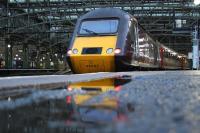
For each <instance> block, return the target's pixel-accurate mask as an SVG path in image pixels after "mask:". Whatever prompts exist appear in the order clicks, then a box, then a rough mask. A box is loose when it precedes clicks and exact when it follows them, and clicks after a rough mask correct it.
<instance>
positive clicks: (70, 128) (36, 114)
mask: <svg viewBox="0 0 200 133" xmlns="http://www.w3.org/2000/svg"><path fill="white" fill-rule="evenodd" d="M129 81H131V77H127V76H123V77H117V78H110V79H103V80H96V81H91V82H80V83H75V84H71V85H69V86H67V87H66V86H65V87H63V86H62V87H61V88H57V89H53V88H51V89H49V90H48V89H47V90H46V89H41V90H40V89H37V90H34V91H31V90H30V91H28V90H29V89H28V88H27V90H26V89H25V90H22V92H19V94H18V95H17V96H15V97H12V98H11V99H10V100H9V99H8V100H6V96H10V97H11V96H12V94H13V93H11V92H8V94H6V95H5V97H3V98H2V99H1V100H0V103H1V104H0V107H1V108H0V118H1V121H0V132H2V133H5V132H15V133H22V132H27V133H28V132H41V131H51V132H57V131H60V132H64V131H66V132H77V131H78V132H84V131H85V129H86V128H87V129H88V128H95V129H99V128H101V127H104V125H105V124H104V123H106V124H107V123H111V122H118V121H126V120H127V114H128V113H129V112H132V111H134V107H133V106H132V104H130V103H127V102H125V101H122V99H119V98H118V97H117V94H119V92H120V90H122V89H123V87H122V85H124V84H126V83H128V82H129ZM66 88H67V90H68V91H66ZM76 90H77V92H76ZM73 91H74V93H73ZM25 92H28V93H25ZM68 92H70V93H68ZM106 92H107V93H106ZM68 94H71V95H68ZM66 95H68V96H67V97H66ZM4 107H5V108H4ZM8 107H9V108H8ZM108 126H109V124H108Z"/></svg>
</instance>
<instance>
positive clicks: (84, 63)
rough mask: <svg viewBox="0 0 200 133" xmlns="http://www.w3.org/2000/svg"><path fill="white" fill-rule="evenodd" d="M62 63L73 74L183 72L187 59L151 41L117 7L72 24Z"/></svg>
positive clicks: (90, 15)
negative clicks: (172, 70)
mask: <svg viewBox="0 0 200 133" xmlns="http://www.w3.org/2000/svg"><path fill="white" fill-rule="evenodd" d="M66 60H67V62H68V64H69V66H70V68H71V70H72V72H74V73H92V72H116V71H127V70H138V69H148V70H149V69H156V70H157V69H170V70H171V69H187V68H188V65H189V63H188V60H187V56H186V55H183V54H179V53H178V52H176V51H174V50H173V49H170V48H168V47H166V46H165V45H163V44H161V43H159V42H158V41H156V40H154V39H153V38H152V37H151V35H150V34H148V33H147V32H146V31H145V30H144V28H143V27H142V26H141V25H140V24H139V23H138V21H137V19H136V18H135V17H134V16H132V15H131V14H129V13H127V12H125V11H123V10H121V9H117V8H100V9H96V10H92V11H90V12H88V13H86V14H84V15H82V16H81V17H80V18H79V19H78V20H77V23H76V26H75V29H74V33H73V35H72V38H71V41H70V44H69V47H68V49H67V55H66Z"/></svg>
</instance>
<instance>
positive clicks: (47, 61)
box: [45, 52, 50, 69]
mask: <svg viewBox="0 0 200 133" xmlns="http://www.w3.org/2000/svg"><path fill="white" fill-rule="evenodd" d="M45 67H46V69H50V55H49V52H47V54H46V59H45Z"/></svg>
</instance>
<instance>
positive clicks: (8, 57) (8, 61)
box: [5, 43, 12, 69]
mask: <svg viewBox="0 0 200 133" xmlns="http://www.w3.org/2000/svg"><path fill="white" fill-rule="evenodd" d="M5 68H6V69H11V68H12V45H11V44H9V43H6V45H5Z"/></svg>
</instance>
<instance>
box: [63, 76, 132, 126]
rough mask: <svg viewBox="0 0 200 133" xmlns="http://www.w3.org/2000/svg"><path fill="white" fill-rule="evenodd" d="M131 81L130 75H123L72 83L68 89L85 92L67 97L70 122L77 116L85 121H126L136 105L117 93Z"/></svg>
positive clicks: (100, 122)
mask: <svg viewBox="0 0 200 133" xmlns="http://www.w3.org/2000/svg"><path fill="white" fill-rule="evenodd" d="M130 81H131V78H130V77H127V76H123V77H117V78H107V79H102V80H95V81H90V82H80V83H74V84H70V85H69V86H68V87H67V89H68V91H75V90H81V91H83V92H84V93H81V94H75V95H71V96H67V97H66V103H67V108H68V116H69V117H68V122H70V121H73V120H75V119H76V118H79V120H81V122H84V123H87V122H89V123H90V122H92V123H96V124H98V123H99V124H102V123H110V122H112V121H126V120H127V116H126V114H127V113H128V112H132V111H134V107H133V106H132V104H130V103H124V102H122V101H120V99H119V98H117V96H116V93H118V92H119V91H120V90H121V89H122V85H124V84H126V83H128V82H130ZM106 92H108V93H109V94H108V95H107V93H106Z"/></svg>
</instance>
